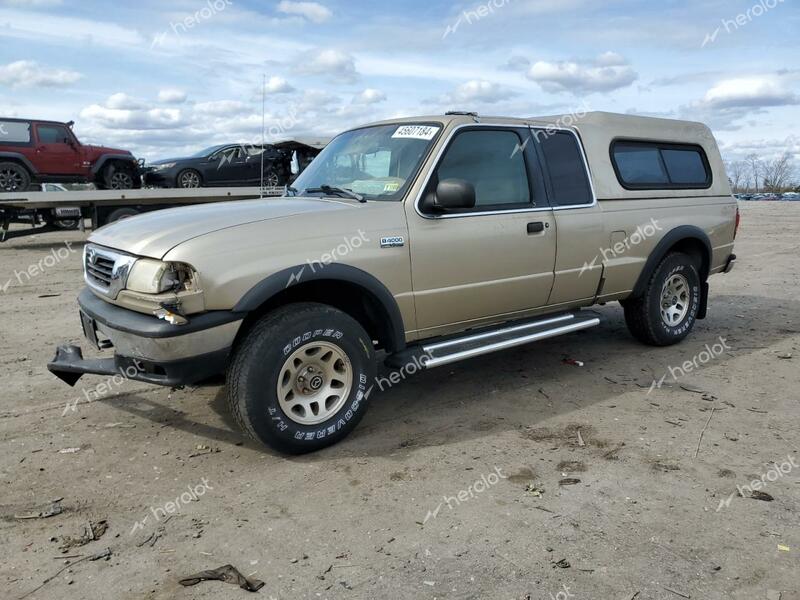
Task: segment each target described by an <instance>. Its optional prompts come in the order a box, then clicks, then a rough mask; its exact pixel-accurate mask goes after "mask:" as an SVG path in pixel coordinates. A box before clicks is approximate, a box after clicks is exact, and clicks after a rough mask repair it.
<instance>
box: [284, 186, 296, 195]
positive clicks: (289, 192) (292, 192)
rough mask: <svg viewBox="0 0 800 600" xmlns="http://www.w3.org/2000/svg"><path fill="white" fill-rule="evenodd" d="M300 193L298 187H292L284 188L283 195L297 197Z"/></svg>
mask: <svg viewBox="0 0 800 600" xmlns="http://www.w3.org/2000/svg"><path fill="white" fill-rule="evenodd" d="M298 193H299V192H298V191H297V188H296V187H292V186H291V185H285V186H283V194H284V195H285V196H297V194H298Z"/></svg>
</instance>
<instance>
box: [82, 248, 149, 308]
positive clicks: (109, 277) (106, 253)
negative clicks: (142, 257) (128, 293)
mask: <svg viewBox="0 0 800 600" xmlns="http://www.w3.org/2000/svg"><path fill="white" fill-rule="evenodd" d="M135 262H136V258H135V257H133V256H129V255H127V254H122V253H121V252H115V251H114V250H109V249H107V248H102V247H100V246H95V245H94V244H87V245H86V247H85V249H84V252H83V273H84V279H85V280H86V283H87V284H89V286H90V287H92V288H93V289H95V290H96V291H98V292H100V293H101V294H103V295H105V296H108V297H109V298H112V299H113V298H116V297H117V295H118V294H119V292H120V291H121V290H123V289H125V285H126V284H127V283H128V273H129V272H130V268H131V267H132V266H133V263H135Z"/></svg>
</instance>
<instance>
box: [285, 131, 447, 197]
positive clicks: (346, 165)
mask: <svg viewBox="0 0 800 600" xmlns="http://www.w3.org/2000/svg"><path fill="white" fill-rule="evenodd" d="M441 129H442V127H441V125H436V124H394V125H379V126H376V127H366V128H364V129H356V130H353V131H348V132H346V133H343V134H341V135H340V136H338V137H337V138H335V139H334V140H333V141H332V142H331V143H330V144H328V145H327V146H326V147H325V149H324V150H323V151H322V152H321V153H320V155H319V156H317V158H315V159H314V161H313V162H312V163H311V164H310V165H309V166H308V167H307V168H306V170H305V171H303V173H302V174H301V175H300V177H298V178H297V181H295V182H294V184H293V185H294V187H295V188H296V189H297V190H298V192H299V193H301V194H304V193H306V191H307V190H309V192H308V193H319V190H320V189H321V188H323V187H328V186H329V187H331V188H335V187H338V188H342V189H345V190H348V191H351V192H355V193H356V194H360V195H362V196H364V197H365V198H370V199H373V200H396V199H399V198H401V197H402V196H403V194H404V193H405V191H406V188H407V187H408V186H409V185H410V184H411V180H412V179H413V177H414V175H415V174H416V172H417V169H418V168H419V165H420V163H421V162H422V159H423V158H424V156H425V154H426V153H427V152H428V149H429V148H430V146H431V144H433V140H434V138H436V136H437V135H438V133H439V131H441ZM311 190H313V191H311Z"/></svg>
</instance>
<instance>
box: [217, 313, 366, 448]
mask: <svg viewBox="0 0 800 600" xmlns="http://www.w3.org/2000/svg"><path fill="white" fill-rule="evenodd" d="M315 345H317V346H318V345H324V346H325V347H334V348H338V349H339V350H340V351H341V353H342V355H344V356H346V358H347V361H349V363H348V366H349V368H350V369H352V371H351V385H350V388H349V393H342V394H341V396H342V398H345V396H346V398H345V399H344V400H343V403H342V404H341V405H340V406H339V408H338V409H337V410H336V412H335V413H333V414H331V415H330V416H329V418H327V419H326V420H325V421H323V422H319V423H315V424H311V425H305V424H302V423H299V422H297V421H296V419H297V418H298V417H297V415H295V416H294V417H293V416H290V415H289V414H288V413H287V411H286V410H284V408H283V407H282V403H281V400H280V398H279V391H280V387H279V378H281V380H282V382H284V385H286V384H285V382H286V381H287V378H286V375H287V374H288V370H287V365H289V364H290V363H292V362H293V361H292V359H293V357H295V356H296V355H297V353H298V352H299V353H301V354H302V353H303V352H305V351H307V350H308V351H311V350H313V349H314V348H315ZM314 356H319V355H314ZM312 359H313V356H312ZM320 360H322V359H320ZM375 368H376V366H375V351H374V348H373V345H372V340H371V338H370V336H369V335H368V334H367V332H366V331H364V328H363V327H362V326H361V325H360V324H359V323H358V322H357V321H356V320H355V319H353V318H352V317H350V316H349V315H347V314H345V313H343V312H342V311H340V310H337V309H335V308H333V307H330V306H327V305H324V304H316V303H305V302H304V303H297V304H290V305H287V306H284V307H281V308H279V309H277V310H275V311H273V312H271V313H268V314H267V315H265V316H264V317H262V318H261V319H259V320H258V321H256V322H255V323H254V324H253V326H252V327H251V328H250V329H249V331H247V333H246V334H245V335H244V338H243V339H242V340H241V342H240V343H238V344H237V347H236V348H235V350H234V353H233V357H232V358H231V361H230V364H229V367H228V374H227V389H226V395H227V401H228V406H229V408H230V411H231V414H232V415H233V417H234V419H235V420H236V422H237V423H238V424H239V426H240V427H241V428H242V430H243V431H244V432H245V433H247V435H248V436H250V437H251V438H252V439H254V440H256V441H258V442H261V443H263V444H266V445H268V446H270V447H271V448H273V449H275V450H277V451H279V452H283V453H286V454H304V453H307V452H314V451H316V450H319V449H321V448H325V447H326V446H330V445H332V444H335V443H337V442H339V441H340V440H342V439H343V438H345V437H346V436H347V435H348V434H349V433H350V432H351V431H353V429H355V427H356V425H358V422H359V421H360V420H361V418H362V417H363V416H364V412H365V411H366V409H367V401H368V398H369V394H370V391H371V389H372V386H373V385H374V383H375ZM346 390H347V388H346V387H345V391H346ZM298 397H300V395H298ZM290 402H291V401H290ZM337 405H338V403H337ZM318 408H319V406H318ZM326 412H327V411H326ZM303 414H304V415H307V413H306V412H305V411H303ZM307 416H310V417H312V418H313V416H314V415H313V414H310V415H307ZM320 416H324V413H321V415H320Z"/></svg>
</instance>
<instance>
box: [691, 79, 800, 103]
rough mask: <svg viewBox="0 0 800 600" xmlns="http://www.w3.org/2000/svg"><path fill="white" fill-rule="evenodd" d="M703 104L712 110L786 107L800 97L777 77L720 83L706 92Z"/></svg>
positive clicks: (730, 80)
mask: <svg viewBox="0 0 800 600" xmlns="http://www.w3.org/2000/svg"><path fill="white" fill-rule="evenodd" d="M703 103H704V104H705V105H707V106H709V107H712V108H738V107H754V108H764V107H768V106H786V105H790V104H798V103H800V97H798V96H797V94H795V93H794V92H792V91H791V90H789V89H788V88H786V86H785V85H784V84H783V82H781V81H780V80H779V79H777V78H775V77H750V78H741V79H727V80H724V81H720V82H719V83H717V84H716V85H715V86H714V87H712V88H711V89H710V90H708V92H706V95H705V98H704V99H703Z"/></svg>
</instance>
